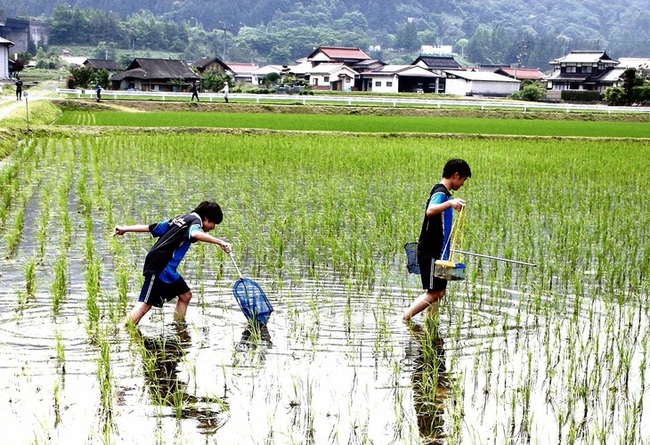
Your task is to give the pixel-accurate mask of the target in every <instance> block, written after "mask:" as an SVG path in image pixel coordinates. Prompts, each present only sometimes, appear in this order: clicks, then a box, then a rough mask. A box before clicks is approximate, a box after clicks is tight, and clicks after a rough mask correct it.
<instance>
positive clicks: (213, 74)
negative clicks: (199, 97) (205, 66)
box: [201, 70, 231, 93]
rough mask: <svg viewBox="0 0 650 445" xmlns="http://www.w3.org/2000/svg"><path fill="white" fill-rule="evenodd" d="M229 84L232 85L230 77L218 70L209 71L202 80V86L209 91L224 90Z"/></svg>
mask: <svg viewBox="0 0 650 445" xmlns="http://www.w3.org/2000/svg"><path fill="white" fill-rule="evenodd" d="M226 82H228V84H230V83H231V82H230V76H228V75H227V74H223V73H221V72H219V71H216V70H209V71H206V72H205V73H204V74H203V78H202V79H201V86H202V87H203V88H204V89H206V90H209V91H213V92H215V93H216V92H217V91H221V90H222V89H223V86H224V85H225V84H226Z"/></svg>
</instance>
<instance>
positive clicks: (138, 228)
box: [113, 224, 150, 236]
mask: <svg viewBox="0 0 650 445" xmlns="http://www.w3.org/2000/svg"><path fill="white" fill-rule="evenodd" d="M149 231H150V229H149V226H148V225H146V224H136V225H134V226H115V231H114V232H113V236H115V235H124V234H125V233H126V232H149Z"/></svg>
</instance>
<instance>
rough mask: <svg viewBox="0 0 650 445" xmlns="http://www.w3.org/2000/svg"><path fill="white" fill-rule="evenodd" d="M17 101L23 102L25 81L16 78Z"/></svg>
mask: <svg viewBox="0 0 650 445" xmlns="http://www.w3.org/2000/svg"><path fill="white" fill-rule="evenodd" d="M16 100H23V81H22V80H20V77H16Z"/></svg>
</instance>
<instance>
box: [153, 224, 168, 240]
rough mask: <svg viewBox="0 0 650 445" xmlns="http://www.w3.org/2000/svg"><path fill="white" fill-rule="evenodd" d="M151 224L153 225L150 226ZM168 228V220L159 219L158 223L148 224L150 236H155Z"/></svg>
mask: <svg viewBox="0 0 650 445" xmlns="http://www.w3.org/2000/svg"><path fill="white" fill-rule="evenodd" d="M152 226H153V227H152ZM168 228H169V221H161V222H159V223H158V224H152V225H151V226H149V231H150V232H151V236H153V237H154V238H157V237H159V236H161V235H162V234H163V233H165V232H166V231H167V229H168Z"/></svg>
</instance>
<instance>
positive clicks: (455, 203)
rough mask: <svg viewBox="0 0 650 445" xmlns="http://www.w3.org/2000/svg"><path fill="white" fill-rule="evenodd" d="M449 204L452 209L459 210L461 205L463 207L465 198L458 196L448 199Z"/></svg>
mask: <svg viewBox="0 0 650 445" xmlns="http://www.w3.org/2000/svg"><path fill="white" fill-rule="evenodd" d="M449 205H450V206H451V208H452V209H454V210H461V209H462V208H463V207H465V200H463V199H460V198H455V199H451V200H449Z"/></svg>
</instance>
